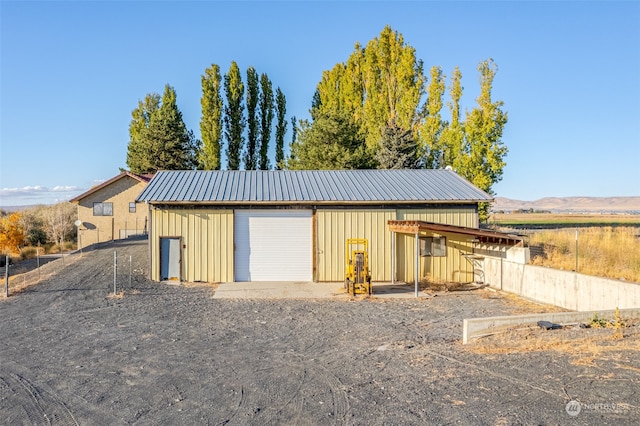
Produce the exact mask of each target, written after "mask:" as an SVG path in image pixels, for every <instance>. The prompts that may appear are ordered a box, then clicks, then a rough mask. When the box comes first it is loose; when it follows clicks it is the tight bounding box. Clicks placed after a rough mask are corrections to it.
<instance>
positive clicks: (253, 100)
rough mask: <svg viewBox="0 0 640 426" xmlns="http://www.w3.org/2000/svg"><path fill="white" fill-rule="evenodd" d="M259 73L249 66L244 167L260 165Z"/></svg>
mask: <svg viewBox="0 0 640 426" xmlns="http://www.w3.org/2000/svg"><path fill="white" fill-rule="evenodd" d="M258 84H259V83H258V73H257V72H256V70H255V68H253V67H249V68H247V149H246V151H245V155H244V168H245V169H246V170H255V169H256V168H257V165H258V153H259V151H258V149H259V147H258V133H259V130H260V126H259V122H258V97H259V94H260V88H259V86H258Z"/></svg>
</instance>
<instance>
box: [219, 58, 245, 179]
mask: <svg viewBox="0 0 640 426" xmlns="http://www.w3.org/2000/svg"><path fill="white" fill-rule="evenodd" d="M224 90H225V94H226V97H227V104H226V106H225V108H224V134H225V138H226V140H227V166H228V168H229V170H239V169H240V157H241V153H242V147H243V145H244V137H243V132H244V128H245V125H246V119H245V117H244V104H243V103H242V99H243V97H244V84H243V83H242V75H241V74H240V68H239V67H238V64H237V63H236V62H235V61H232V62H231V66H230V68H229V72H228V73H227V74H225V76H224Z"/></svg>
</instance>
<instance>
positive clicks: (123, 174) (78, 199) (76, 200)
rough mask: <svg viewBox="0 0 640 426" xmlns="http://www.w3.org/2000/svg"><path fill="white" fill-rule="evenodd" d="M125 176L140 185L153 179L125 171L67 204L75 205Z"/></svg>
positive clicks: (149, 176)
mask: <svg viewBox="0 0 640 426" xmlns="http://www.w3.org/2000/svg"><path fill="white" fill-rule="evenodd" d="M125 176H129V177H131V178H133V179H136V180H139V181H140V182H142V183H148V182H149V181H150V180H151V178H152V177H153V175H138V174H135V173H131V172H128V171H126V170H125V171H123V172H121V173H120V174H119V175H116V176H114V177H112V178H111V179H109V180H106V181H104V182H102V183H101V184H100V185H96V186H94V187H92V188H91V189H89V190H88V191H86V192H83V193H82V194H80V195H77V196H76V197H74V198H72V199H71V200H69V202H71V203H77V202H79V201H80V200H82V199H83V198H85V197H88V196H89V195H91V194H94V193H95V192H97V191H99V190H101V189H102V188H105V187H107V186H109V185H111V184H112V183H114V182H116V181H118V180H120V179H122V178H124V177H125Z"/></svg>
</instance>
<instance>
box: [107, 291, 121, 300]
mask: <svg viewBox="0 0 640 426" xmlns="http://www.w3.org/2000/svg"><path fill="white" fill-rule="evenodd" d="M123 297H124V291H120V292H118V293H115V294H114V293H109V295H108V296H107V299H122V298H123Z"/></svg>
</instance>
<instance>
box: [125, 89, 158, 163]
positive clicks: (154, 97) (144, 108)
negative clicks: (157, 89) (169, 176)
mask: <svg viewBox="0 0 640 426" xmlns="http://www.w3.org/2000/svg"><path fill="white" fill-rule="evenodd" d="M159 108H160V95H158V94H157V93H149V94H147V96H145V98H144V101H138V108H136V109H134V110H133V111H132V112H131V116H132V119H131V123H130V124H129V145H128V147H127V167H129V170H131V171H132V172H133V173H146V171H147V170H151V169H152V166H151V163H152V162H151V141H149V140H148V139H147V138H146V131H147V128H148V127H149V120H150V119H151V116H152V115H153V114H155V113H156V112H157V111H158V109H159Z"/></svg>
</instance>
